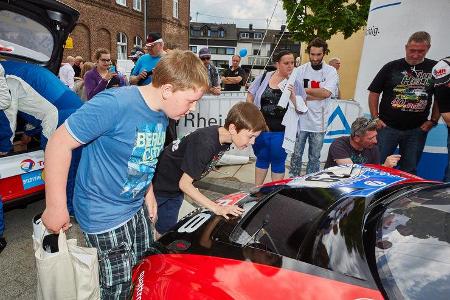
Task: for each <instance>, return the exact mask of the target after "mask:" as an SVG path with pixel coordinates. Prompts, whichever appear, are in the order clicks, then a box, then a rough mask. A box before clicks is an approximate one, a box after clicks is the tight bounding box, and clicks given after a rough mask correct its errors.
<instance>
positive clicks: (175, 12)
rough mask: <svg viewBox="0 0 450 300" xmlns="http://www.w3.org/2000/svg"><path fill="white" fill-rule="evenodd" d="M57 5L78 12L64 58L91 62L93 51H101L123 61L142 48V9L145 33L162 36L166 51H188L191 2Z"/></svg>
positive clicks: (74, 1)
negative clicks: (136, 47) (155, 33)
mask: <svg viewBox="0 0 450 300" xmlns="http://www.w3.org/2000/svg"><path fill="white" fill-rule="evenodd" d="M59 1H60V2H63V3H64V4H67V5H69V6H71V7H73V8H75V9H76V10H78V11H79V12H80V18H79V20H78V23H77V26H76V27H75V29H74V30H73V31H72V34H71V36H70V37H71V38H72V40H73V48H72V49H65V51H64V57H66V56H68V55H72V56H76V55H81V56H82V57H83V58H84V59H85V60H92V61H93V60H94V57H93V55H94V52H95V50H96V49H97V48H100V47H104V48H107V49H109V50H110V51H111V57H112V58H118V59H125V58H126V57H127V56H128V55H129V54H130V50H131V49H132V48H133V47H134V46H135V45H140V46H142V45H144V44H145V35H144V8H145V7H147V9H146V11H147V14H146V15H147V16H146V17H147V33H148V32H150V31H157V32H161V33H162V36H163V39H164V41H165V45H166V47H167V48H171V49H172V48H179V49H186V50H187V49H188V48H189V9H190V0H59ZM145 1H146V3H145Z"/></svg>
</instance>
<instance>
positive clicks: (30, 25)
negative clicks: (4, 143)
mask: <svg viewBox="0 0 450 300" xmlns="http://www.w3.org/2000/svg"><path fill="white" fill-rule="evenodd" d="M78 18H79V12H78V11H76V10H74V9H72V8H70V7H69V6H67V5H64V4H62V3H60V2H58V1H54V0H20V1H19V0H10V1H0V59H1V60H2V61H5V60H6V62H7V63H9V62H12V61H14V62H27V63H31V64H34V65H39V66H42V67H45V68H47V69H48V70H50V71H51V72H53V73H54V74H57V72H58V70H59V67H60V65H61V61H62V57H63V51H64V44H65V42H66V40H67V37H68V36H69V34H70V32H71V31H72V30H73V28H74V27H75V25H76V22H77V20H78ZM48 85H49V86H50V87H49V89H51V85H52V83H51V82H48ZM1 130H4V128H1ZM20 135H21V132H16V133H15V136H16V138H15V141H20ZM17 146H19V147H17ZM43 169H44V152H43V151H42V150H41V149H40V148H39V146H37V147H35V148H33V147H31V148H30V147H28V149H26V150H25V149H20V143H19V144H17V143H16V144H15V147H14V150H13V151H11V152H10V153H8V155H7V156H5V157H2V156H0V198H1V200H2V201H3V202H4V204H5V207H12V206H16V205H19V204H20V205H24V204H27V203H29V202H30V201H32V200H33V199H42V198H43V194H44V174H43Z"/></svg>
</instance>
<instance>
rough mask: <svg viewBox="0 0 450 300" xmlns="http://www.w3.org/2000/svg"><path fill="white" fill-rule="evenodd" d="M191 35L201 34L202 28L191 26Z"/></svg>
mask: <svg viewBox="0 0 450 300" xmlns="http://www.w3.org/2000/svg"><path fill="white" fill-rule="evenodd" d="M191 36H200V30H198V29H193V28H191Z"/></svg>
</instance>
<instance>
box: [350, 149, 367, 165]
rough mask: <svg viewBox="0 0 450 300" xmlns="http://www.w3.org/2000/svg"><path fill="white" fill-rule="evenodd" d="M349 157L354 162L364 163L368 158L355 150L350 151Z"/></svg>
mask: <svg viewBox="0 0 450 300" xmlns="http://www.w3.org/2000/svg"><path fill="white" fill-rule="evenodd" d="M350 159H351V160H352V162H353V163H354V164H365V163H366V162H367V160H368V159H367V157H365V156H364V155H363V153H362V152H357V151H355V152H353V153H352V155H351V156H350Z"/></svg>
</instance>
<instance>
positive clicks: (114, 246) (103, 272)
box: [84, 204, 153, 299]
mask: <svg viewBox="0 0 450 300" xmlns="http://www.w3.org/2000/svg"><path fill="white" fill-rule="evenodd" d="M84 237H85V239H86V243H87V245H88V246H89V247H95V248H97V251H98V260H99V268H100V293H101V298H102V299H127V298H128V294H129V293H130V288H131V271H132V268H133V267H134V265H135V264H136V263H137V262H138V261H139V260H140V259H142V257H143V255H144V253H145V251H146V250H148V249H149V248H150V244H151V243H152V242H153V224H152V222H151V221H150V219H149V217H148V211H147V207H146V205H145V204H144V205H143V207H142V208H141V209H140V210H139V211H138V212H137V213H136V214H135V215H134V216H133V217H132V218H131V219H130V220H129V221H128V222H127V223H125V224H124V225H122V226H120V227H118V228H116V229H113V230H111V231H108V232H104V233H100V234H88V233H84Z"/></svg>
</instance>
